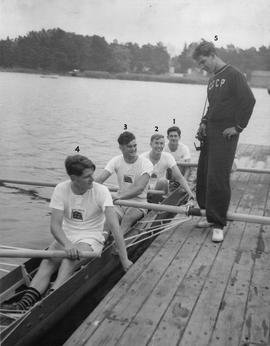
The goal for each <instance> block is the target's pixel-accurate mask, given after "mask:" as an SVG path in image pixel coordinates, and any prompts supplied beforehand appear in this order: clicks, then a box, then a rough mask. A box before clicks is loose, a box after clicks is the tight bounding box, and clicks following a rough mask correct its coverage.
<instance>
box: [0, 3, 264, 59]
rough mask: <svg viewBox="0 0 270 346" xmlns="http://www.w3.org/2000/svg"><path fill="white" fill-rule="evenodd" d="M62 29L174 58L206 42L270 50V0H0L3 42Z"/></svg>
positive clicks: (0, 36) (0, 27)
mask: <svg viewBox="0 0 270 346" xmlns="http://www.w3.org/2000/svg"><path fill="white" fill-rule="evenodd" d="M56 27H59V28H61V29H63V30H65V31H70V32H74V33H78V34H83V35H90V36H91V35H94V34H96V35H99V36H104V37H105V39H106V40H107V41H108V42H111V41H112V40H113V39H117V40H118V42H121V43H124V42H137V43H139V44H140V45H141V44H145V43H153V44H156V43H157V42H159V41H162V42H163V43H164V44H165V45H166V46H167V47H168V49H169V51H170V53H176V52H177V53H178V52H180V51H181V50H182V48H183V45H184V43H185V42H187V43H190V42H192V41H199V40H200V39H201V38H202V37H203V38H205V39H207V40H214V37H215V35H217V36H218V41H216V44H217V46H226V45H227V44H229V43H232V44H234V45H235V46H237V47H240V48H249V47H252V46H254V47H256V48H258V47H260V46H262V45H265V46H267V47H268V46H269V45H270V0H255V1H252V0H0V39H5V38H6V37H7V36H9V37H10V38H15V37H17V36H19V35H25V34H27V32H29V31H31V30H35V31H37V30H41V29H42V28H44V29H52V28H56Z"/></svg>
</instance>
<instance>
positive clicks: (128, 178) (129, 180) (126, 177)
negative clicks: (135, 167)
mask: <svg viewBox="0 0 270 346" xmlns="http://www.w3.org/2000/svg"><path fill="white" fill-rule="evenodd" d="M123 180H124V182H125V183H129V184H132V183H133V176H132V175H126V174H125V175H124V177H123Z"/></svg>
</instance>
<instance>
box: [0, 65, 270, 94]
mask: <svg viewBox="0 0 270 346" xmlns="http://www.w3.org/2000/svg"><path fill="white" fill-rule="evenodd" d="M0 72H17V73H30V74H37V75H40V76H44V77H46V76H48V77H50V76H53V77H54V78H55V76H73V77H74V78H78V77H79V78H94V79H114V80H131V81H143V82H160V83H178V84H197V85H206V84H207V83H208V78H207V77H206V78H201V79H195V78H188V77H181V76H178V75H173V74H162V75H154V74H145V73H124V72H121V73H110V72H106V71H84V72H76V73H70V72H65V73H60V72H51V71H44V70H36V69H30V68H20V67H16V68H2V67H0ZM249 85H250V86H251V87H253V88H266V87H265V85H253V84H252V83H249ZM266 89H267V88H266Z"/></svg>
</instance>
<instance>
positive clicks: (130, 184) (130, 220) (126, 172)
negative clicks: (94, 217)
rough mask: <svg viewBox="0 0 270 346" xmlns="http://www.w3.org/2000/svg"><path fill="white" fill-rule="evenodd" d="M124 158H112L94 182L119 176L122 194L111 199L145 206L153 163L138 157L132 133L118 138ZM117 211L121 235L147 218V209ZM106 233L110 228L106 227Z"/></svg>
mask: <svg viewBox="0 0 270 346" xmlns="http://www.w3.org/2000/svg"><path fill="white" fill-rule="evenodd" d="M118 143H119V148H120V150H121V152H122V155H119V156H115V157H114V158H112V159H111V160H110V161H109V162H108V164H107V166H106V167H105V169H103V171H102V172H101V174H100V175H99V176H98V177H97V178H96V179H95V180H96V181H97V182H99V183H103V182H104V181H106V180H107V179H108V178H109V177H110V176H111V175H112V174H113V173H116V175H117V179H118V185H119V190H118V192H117V193H115V194H114V195H113V196H112V197H113V200H116V199H128V200H129V201H135V202H142V203H143V202H146V195H147V190H148V184H149V179H150V175H151V173H152V170H153V165H152V164H151V162H150V161H149V160H147V159H145V158H143V157H139V156H138V154H137V143H136V138H135V136H134V134H133V133H131V132H128V131H125V132H123V133H122V134H121V135H120V136H119V138H118ZM115 210H116V212H117V214H118V216H119V219H120V220H121V223H120V224H121V230H122V234H125V233H126V232H127V230H128V229H129V228H130V227H131V226H132V225H133V224H134V223H135V222H136V221H137V220H139V219H140V218H142V217H143V216H144V215H145V214H146V209H143V208H133V207H123V206H119V205H117V206H115ZM105 229H107V224H105Z"/></svg>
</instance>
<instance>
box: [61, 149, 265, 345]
mask: <svg viewBox="0 0 270 346" xmlns="http://www.w3.org/2000/svg"><path fill="white" fill-rule="evenodd" d="M238 158H239V166H241V167H253V168H265V169H266V168H267V169H269V168H270V147H268V146H254V145H240V147H239V150H238ZM269 188H270V174H254V173H238V172H236V173H233V175H232V200H231V205H230V211H232V212H238V213H245V214H255V215H265V216H270V199H269ZM197 221H198V218H193V219H192V220H189V221H188V222H186V223H183V224H182V225H180V226H178V227H176V228H174V229H173V230H171V231H168V232H165V233H163V234H161V235H160V236H159V237H158V238H156V240H155V241H154V242H153V243H152V244H151V246H150V247H149V248H148V249H147V251H146V252H145V253H144V254H143V255H142V256H141V257H140V258H139V260H138V261H137V262H136V263H135V264H134V266H133V267H132V268H131V269H130V271H129V272H128V273H127V274H126V275H125V276H124V277H123V278H122V279H121V280H120V281H119V282H118V283H117V284H116V286H115V287H114V288H113V289H112V290H111V291H110V292H109V294H108V295H107V296H106V297H105V298H104V299H103V301H102V302H101V303H100V304H99V305H98V306H97V308H96V309H95V310H94V311H93V312H92V313H91V314H90V315H89V316H88V317H87V318H86V320H85V321H84V322H83V323H82V324H81V325H80V327H79V328H78V329H77V330H76V331H75V333H74V334H73V335H72V336H71V337H70V339H69V340H68V341H67V342H66V343H65V345H69V346H70V345H80V346H81V345H95V346H97V345H117V346H119V345H123V346H126V345H130V346H135V345H138V346H143V345H151V346H157V345H160V346H164V345H170V346H172V345H189V346H195V345H196V346H201V345H212V346H217V345H222V346H223V345H231V346H236V345H241V346H248V345H257V346H258V345H260V346H262V345H264V346H266V345H270V332H269V329H270V265H269V263H270V225H268V226H262V225H259V224H251V223H245V222H230V223H229V224H228V226H227V227H226V229H225V239H224V241H223V243H222V244H214V243H212V242H211V232H210V230H209V229H198V228H195V224H196V222H197Z"/></svg>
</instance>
